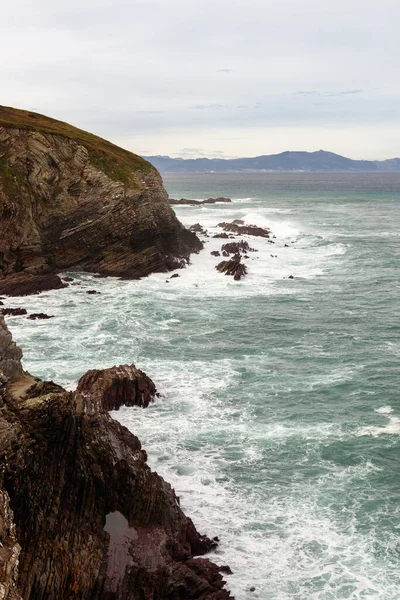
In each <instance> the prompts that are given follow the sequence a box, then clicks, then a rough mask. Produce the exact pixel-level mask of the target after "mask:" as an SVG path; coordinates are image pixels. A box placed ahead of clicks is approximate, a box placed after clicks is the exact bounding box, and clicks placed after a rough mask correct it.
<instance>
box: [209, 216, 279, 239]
mask: <svg viewBox="0 0 400 600" xmlns="http://www.w3.org/2000/svg"><path fill="white" fill-rule="evenodd" d="M241 223H243V221H241V220H240V219H236V220H235V221H232V223H226V222H222V223H218V227H222V229H223V230H224V231H230V232H232V233H237V234H239V235H254V236H257V237H264V238H268V237H269V236H270V235H271V230H270V229H265V228H264V227H258V226H257V225H243V224H241ZM214 237H216V236H214Z"/></svg>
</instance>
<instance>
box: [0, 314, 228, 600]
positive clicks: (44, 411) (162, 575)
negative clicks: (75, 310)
mask: <svg viewBox="0 0 400 600" xmlns="http://www.w3.org/2000/svg"><path fill="white" fill-rule="evenodd" d="M20 361H21V352H20V350H19V349H18V348H17V347H16V346H15V344H14V343H13V342H12V339H11V335H10V333H9V332H8V330H7V328H6V326H5V324H4V319H3V317H1V316H0V465H1V468H0V598H2V600H21V599H24V600H25V599H35V600H45V599H46V600H59V599H61V598H62V599H63V600H67V599H75V600H78V599H79V600H100V599H106V600H107V599H109V600H116V599H118V600H133V599H137V598H140V599H141V600H158V599H169V600H178V599H182V600H183V599H189V598H192V599H194V600H195V599H199V600H200V599H201V600H205V599H209V600H228V599H229V598H230V596H229V593H228V592H227V591H225V590H224V589H223V580H222V576H221V574H220V569H219V568H218V567H217V566H216V565H214V564H213V563H211V562H210V561H208V560H207V559H203V558H194V555H200V554H204V553H205V552H207V551H208V550H210V549H211V548H212V547H214V546H215V545H216V544H215V542H213V541H212V540H210V539H208V538H206V537H204V536H201V535H200V534H199V533H198V532H197V531H196V529H195V527H194V525H193V523H192V521H191V520H190V519H189V518H187V517H186V516H185V515H184V514H183V512H182V510H181V509H180V507H179V501H178V499H177V497H176V496H175V493H174V491H173V490H172V488H171V487H170V485H169V484H167V483H166V482H165V481H164V480H163V479H162V478H161V477H159V476H158V475H157V474H156V473H153V472H152V471H151V470H150V469H149V467H148V466H147V464H146V453H145V451H144V450H142V448H141V444H140V442H139V440H138V439H137V438H136V437H135V436H134V435H132V434H131V433H130V432H129V431H128V430H127V429H126V428H124V427H123V426H121V425H120V424H119V423H117V422H116V421H114V420H113V419H112V418H111V417H110V416H109V414H108V413H107V412H106V408H108V407H110V405H111V406H112V407H117V406H118V405H119V404H120V403H121V401H123V402H126V403H130V404H132V403H137V404H139V405H145V404H146V402H147V400H148V399H149V395H151V396H154V394H155V387H154V384H153V383H152V382H151V380H150V379H149V378H148V377H147V376H145V374H144V373H142V372H141V371H138V370H136V369H135V368H134V367H133V366H124V367H121V368H114V369H109V370H106V372H100V371H91V372H89V373H88V374H87V375H86V376H84V377H83V378H82V379H81V381H80V384H79V387H78V389H79V391H76V392H66V391H65V390H64V389H62V388H61V387H59V386H57V385H55V384H54V383H51V382H42V381H40V380H38V379H35V378H33V377H32V376H30V375H29V374H27V373H24V372H23V370H22V366H21V362H20ZM118 382H119V383H118ZM118 389H121V390H122V396H121V397H119V398H118Z"/></svg>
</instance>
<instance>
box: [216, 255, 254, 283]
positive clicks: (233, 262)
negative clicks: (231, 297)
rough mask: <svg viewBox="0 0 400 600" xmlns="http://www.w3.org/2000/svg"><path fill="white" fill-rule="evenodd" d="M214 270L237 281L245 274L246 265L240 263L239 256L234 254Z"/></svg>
mask: <svg viewBox="0 0 400 600" xmlns="http://www.w3.org/2000/svg"><path fill="white" fill-rule="evenodd" d="M215 268H216V269H217V271H219V272H220V273H225V275H231V276H232V277H233V279H234V280H235V281H239V280H240V279H241V278H242V277H244V276H245V275H246V274H247V268H246V265H244V264H243V263H242V262H241V260H240V255H239V254H236V255H235V256H234V257H233V258H231V259H230V260H223V261H221V262H220V263H219V264H218V265H217V266H216V267H215Z"/></svg>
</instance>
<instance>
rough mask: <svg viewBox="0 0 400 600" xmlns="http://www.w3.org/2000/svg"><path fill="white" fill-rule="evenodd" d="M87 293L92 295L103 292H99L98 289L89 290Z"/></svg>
mask: <svg viewBox="0 0 400 600" xmlns="http://www.w3.org/2000/svg"><path fill="white" fill-rule="evenodd" d="M86 293H87V294H91V295H92V296H93V295H95V294H101V292H98V291H97V290H87V292H86Z"/></svg>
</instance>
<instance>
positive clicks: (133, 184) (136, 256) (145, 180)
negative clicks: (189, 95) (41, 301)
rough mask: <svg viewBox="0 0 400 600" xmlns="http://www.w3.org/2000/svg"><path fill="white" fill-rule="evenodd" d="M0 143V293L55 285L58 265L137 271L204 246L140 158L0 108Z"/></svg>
mask: <svg viewBox="0 0 400 600" xmlns="http://www.w3.org/2000/svg"><path fill="white" fill-rule="evenodd" d="M0 147H1V161H0V273H1V278H0V293H4V294H6V295H21V294H28V293H36V292H39V291H43V290H46V289H52V288H57V287H62V286H64V285H65V283H62V282H61V280H60V278H59V277H56V273H57V272H60V271H65V270H68V268H70V267H72V268H73V269H76V270H79V271H89V272H95V273H101V274H104V275H115V276H124V277H127V278H132V279H133V278H139V277H142V276H145V275H148V274H150V273H152V272H155V271H161V272H162V271H168V270H171V263H173V262H174V259H175V258H176V257H178V258H179V259H181V260H183V261H184V264H186V263H187V261H188V259H189V255H190V253H191V252H198V251H199V250H200V249H201V248H202V243H201V242H200V240H199V239H198V238H197V237H196V235H195V234H194V233H193V232H190V231H188V230H187V229H185V228H184V227H183V225H182V224H181V223H180V222H179V221H178V219H177V217H176V215H175V213H174V211H173V210H172V208H171V207H170V206H169V204H168V200H167V193H166V191H165V189H164V188H163V185H162V180H161V177H160V175H159V173H158V172H157V171H156V169H155V168H154V167H153V166H152V165H150V163H148V162H147V161H145V160H144V159H142V158H140V157H139V156H136V155H135V154H132V153H130V152H128V151H126V150H123V149H122V148H118V147H117V146H114V145H113V144H111V143H110V142H107V141H105V140H102V139H101V138H98V137H97V136H94V135H91V134H89V133H87V132H85V131H81V130H79V129H76V128H75V127H72V126H70V125H68V124H66V123H61V122H59V121H56V120H54V119H50V118H48V117H44V116H43V115H38V114H34V113H30V112H27V111H21V110H16V109H12V108H7V107H1V106H0ZM174 268H176V266H174Z"/></svg>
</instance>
